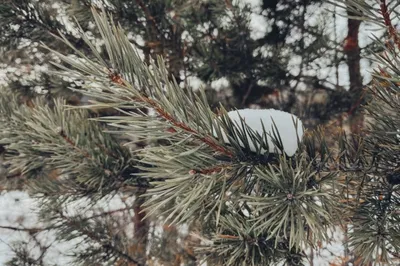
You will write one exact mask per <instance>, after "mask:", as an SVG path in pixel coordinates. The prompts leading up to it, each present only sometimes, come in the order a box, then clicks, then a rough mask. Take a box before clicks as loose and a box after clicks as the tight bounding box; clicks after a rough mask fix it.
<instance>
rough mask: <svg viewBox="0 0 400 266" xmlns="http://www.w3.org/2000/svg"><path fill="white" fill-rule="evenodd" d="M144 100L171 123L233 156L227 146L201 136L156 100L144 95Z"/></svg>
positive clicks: (219, 150)
mask: <svg viewBox="0 0 400 266" xmlns="http://www.w3.org/2000/svg"><path fill="white" fill-rule="evenodd" d="M143 101H144V102H146V103H148V104H149V105H150V106H151V107H152V108H153V109H154V110H155V111H156V112H157V113H158V114H159V115H160V116H162V117H163V118H164V119H165V120H167V121H169V122H170V123H172V124H173V125H174V126H176V127H178V128H180V129H182V130H184V131H186V132H189V133H191V134H193V135H194V136H195V137H196V138H197V139H199V140H200V141H202V142H204V143H205V144H207V145H208V146H209V147H211V148H213V149H214V150H216V151H218V152H221V153H223V154H225V155H227V156H229V157H233V153H232V152H231V151H230V150H228V149H226V148H225V147H223V146H221V145H219V144H218V143H216V142H215V141H214V140H213V139H212V138H210V137H202V136H200V133H199V132H197V131H196V130H194V129H192V128H191V127H189V126H188V125H186V124H185V123H182V122H179V121H177V120H176V119H175V118H174V117H172V115H170V114H169V113H168V112H166V111H165V110H164V109H163V108H161V106H160V105H159V104H158V103H157V102H155V101H154V100H152V99H150V98H147V97H143Z"/></svg>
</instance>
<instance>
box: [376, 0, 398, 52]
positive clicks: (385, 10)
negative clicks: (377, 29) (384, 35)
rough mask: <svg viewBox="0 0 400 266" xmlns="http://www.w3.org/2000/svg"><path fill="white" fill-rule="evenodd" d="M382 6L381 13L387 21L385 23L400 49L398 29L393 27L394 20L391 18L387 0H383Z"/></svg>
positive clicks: (390, 35)
mask: <svg viewBox="0 0 400 266" xmlns="http://www.w3.org/2000/svg"><path fill="white" fill-rule="evenodd" d="M380 8H381V13H382V16H383V19H384V21H385V25H386V27H387V29H388V33H389V37H390V38H393V41H394V43H395V44H396V45H397V47H398V48H399V49H400V38H399V36H398V35H397V31H396V29H395V27H393V24H392V20H391V19H390V14H389V11H388V6H387V4H386V0H381V4H380Z"/></svg>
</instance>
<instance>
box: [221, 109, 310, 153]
mask: <svg viewBox="0 0 400 266" xmlns="http://www.w3.org/2000/svg"><path fill="white" fill-rule="evenodd" d="M228 116H229V118H230V119H231V120H232V121H233V123H234V124H236V126H237V127H238V129H241V128H242V126H241V120H243V121H244V122H245V123H246V124H247V126H249V127H250V128H251V129H252V130H254V132H255V133H258V134H260V135H261V136H263V126H264V128H265V131H266V133H267V134H268V136H273V128H274V126H273V123H275V125H276V128H277V130H278V133H279V135H280V138H281V140H282V144H283V150H284V152H285V153H286V154H287V155H288V156H293V155H294V154H295V153H296V151H297V149H298V146H299V143H298V140H301V139H302V137H303V133H304V130H303V124H302V122H301V120H300V119H298V118H297V116H295V115H293V114H290V113H286V112H283V111H279V110H275V109H258V110H255V109H241V110H235V111H230V112H228ZM296 123H297V128H296ZM246 134H247V133H246ZM214 135H215V136H216V132H214ZM222 137H223V139H224V142H225V143H229V140H228V137H227V136H226V135H225V132H222ZM247 139H248V140H249V148H250V150H251V151H254V152H255V151H257V148H259V146H258V147H256V146H255V145H254V143H253V142H252V141H251V140H250V136H249V135H247ZM264 141H265V140H264ZM267 142H268V151H267V150H265V149H261V153H264V154H265V153H275V152H276V145H275V144H274V143H273V141H272V138H271V137H268V139H267ZM258 145H261V143H259V144H258ZM240 146H242V147H244V144H243V143H240Z"/></svg>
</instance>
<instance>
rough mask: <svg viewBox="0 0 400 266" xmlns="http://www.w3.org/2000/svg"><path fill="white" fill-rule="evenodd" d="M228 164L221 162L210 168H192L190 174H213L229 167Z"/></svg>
mask: <svg viewBox="0 0 400 266" xmlns="http://www.w3.org/2000/svg"><path fill="white" fill-rule="evenodd" d="M229 166H230V164H222V165H218V166H215V167H211V168H205V169H192V170H190V174H198V173H199V174H203V175H210V174H214V173H218V172H221V171H222V170H223V169H225V168H227V167H229Z"/></svg>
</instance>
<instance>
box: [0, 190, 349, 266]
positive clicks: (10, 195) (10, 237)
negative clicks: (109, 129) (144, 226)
mask: <svg viewBox="0 0 400 266" xmlns="http://www.w3.org/2000/svg"><path fill="white" fill-rule="evenodd" d="M82 204H84V203H83V202H82ZM78 205H79V204H78ZM98 205H99V207H101V208H102V209H103V210H104V211H110V210H115V209H118V208H121V207H123V206H124V205H123V204H122V201H121V200H120V198H119V197H113V198H111V199H108V200H105V201H103V202H101V203H99V204H98ZM38 207H39V206H38V205H37V203H36V202H35V200H34V199H33V198H31V197H29V195H28V194H27V193H26V192H22V191H9V192H2V193H1V194H0V226H1V227H5V226H10V227H17V228H39V227H43V224H40V223H39V222H38V216H37V213H38ZM75 207H79V206H74V207H73V208H71V212H74V209H76V208H75ZM331 235H332V243H331V244H329V245H328V244H323V245H322V248H321V249H320V250H319V251H314V265H319V266H329V263H330V262H333V261H334V259H335V258H337V257H338V256H341V255H342V254H343V245H342V243H341V239H342V237H343V233H342V232H341V231H340V230H339V229H337V230H334V231H333V232H332V234H331ZM37 239H38V240H39V241H40V242H41V244H42V245H46V244H50V243H53V242H54V241H55V234H54V232H52V231H45V232H42V233H39V234H38V237H37ZM21 240H22V241H26V242H27V245H28V246H29V247H30V248H31V250H33V253H34V254H38V250H37V249H35V246H36V243H35V242H34V241H33V240H32V239H31V238H30V237H29V235H28V233H27V232H22V231H14V230H9V229H0V265H5V263H6V262H7V261H8V260H9V259H11V258H12V256H13V253H12V248H11V246H12V244H13V243H14V242H16V241H21ZM76 248H82V247H81V246H80V245H79V240H78V239H76V240H74V241H69V242H66V243H65V242H63V243H60V242H55V244H53V245H51V246H50V248H49V250H48V251H47V253H46V256H45V258H44V262H45V265H57V266H68V265H71V258H70V257H68V254H69V253H70V252H71V251H72V250H74V249H76Z"/></svg>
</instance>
